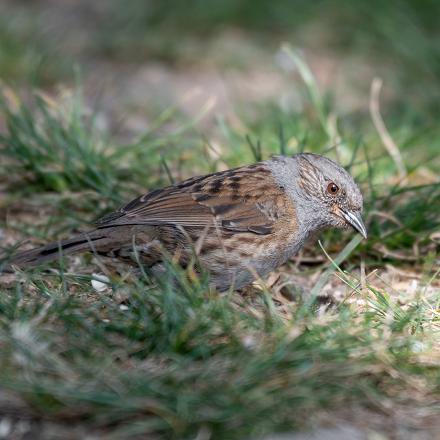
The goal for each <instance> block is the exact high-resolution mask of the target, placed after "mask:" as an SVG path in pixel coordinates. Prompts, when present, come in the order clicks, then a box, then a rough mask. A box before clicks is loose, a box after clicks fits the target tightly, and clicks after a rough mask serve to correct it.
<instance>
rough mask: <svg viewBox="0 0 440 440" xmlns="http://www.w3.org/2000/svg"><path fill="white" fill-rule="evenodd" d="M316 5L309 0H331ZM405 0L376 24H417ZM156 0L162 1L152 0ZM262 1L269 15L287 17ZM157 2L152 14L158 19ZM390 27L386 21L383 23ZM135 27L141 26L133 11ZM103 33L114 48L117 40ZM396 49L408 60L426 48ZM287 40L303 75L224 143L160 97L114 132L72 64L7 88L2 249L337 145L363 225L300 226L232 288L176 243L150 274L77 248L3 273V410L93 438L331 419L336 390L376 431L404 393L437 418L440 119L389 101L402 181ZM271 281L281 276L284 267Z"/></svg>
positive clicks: (386, 428) (299, 425)
mask: <svg viewBox="0 0 440 440" xmlns="http://www.w3.org/2000/svg"><path fill="white" fill-rule="evenodd" d="M134 3H136V2H134ZM134 3H133V4H134ZM202 3H203V2H191V4H197V5H198V6H197V8H198V10H199V11H200V14H202V18H203V20H202V21H203V23H211V21H210V20H211V19H210V18H209V17H211V15H209V14H212V17H214V18H215V20H214V18H213V19H212V20H214V21H215V22H217V21H218V20H219V18H218V15H215V13H216V9H215V8H213V9H212V10H211V9H210V8H208V9H206V8H205V7H204V6H203V5H202ZM394 3H395V2H393V4H394ZM113 4H115V3H113ZM164 4H168V3H167V2H164ZM240 4H241V7H242V8H243V10H244V11H248V12H249V11H250V12H253V14H245V13H242V14H241V15H240V14H238V18H237V20H243V17H247V18H246V20H247V22H246V23H245V24H244V23H243V22H242V21H239V22H238V24H240V25H241V26H244V25H246V26H247V27H248V28H249V29H257V30H258V29H261V26H263V24H262V23H261V18H258V17H259V16H258V14H261V8H260V9H258V8H255V10H254V6H252V5H250V4H249V5H248V2H241V3H240ZM253 4H254V3H253ZM329 4H330V3H329V2H326V1H323V2H319V5H318V6H319V7H322V8H323V9H324V10H328V9H326V8H328V7H329V6H328V5H329ZM344 4H345V3H344ZM401 4H405V5H407V6H406V7H405V8H404V9H403V10H400V12H399V14H398V17H397V18H398V20H397V19H395V20H397V21H395V20H394V19H392V17H391V16H388V15H387V16H380V14H377V16H375V20H376V21H374V22H373V24H372V29H377V23H378V22H379V21H380V20H385V22H387V23H389V22H390V20H391V23H392V26H395V23H402V20H403V22H404V23H407V21H408V20H409V19H410V18H411V17H412V18H411V20H414V19H415V18H417V20H421V21H423V22H425V21H426V23H427V24H426V26H428V24H429V23H428V22H429V14H426V12H424V11H425V9H424V8H421V9H420V10H417V11H418V12H417V14H415V15H414V14H412V13H410V12H408V11H410V10H411V8H412V6H411V2H409V1H408V2H401ZM326 5H327V6H326ZM135 6H136V5H135ZM135 6H133V5H132V4H130V8H133V9H130V8H129V7H128V6H127V10H126V14H128V15H130V14H131V13H132V12H133V10H135ZM227 6H228V7H224V8H223V9H222V10H221V11H217V12H218V13H221V14H223V16H224V23H231V20H230V18H228V17H230V15H231V14H232V13H234V14H235V12H234V11H235V8H236V7H237V5H236V3H233V2H231V3H228V4H227ZM318 6H314V7H313V8H312V9H314V8H315V7H318ZM164 7H165V6H164ZM156 8H158V10H157V11H155V12H154V13H155V14H159V15H157V16H160V8H162V6H156ZM371 9H372V10H373V9H374V8H371ZM188 10H191V8H189V9H188ZM231 11H232V12H231ZM259 11H260V12H259ZM277 11H279V10H278V9H275V10H274V11H273V12H272V13H273V14H275V15H276V17H278V18H277V19H276V20H275V19H271V21H270V23H280V21H277V20H281V21H282V20H283V19H285V18H286V17H287V15H285V14H284V12H282V13H277ZM281 11H283V10H282V9H281ZM303 11H304V14H309V13H311V12H310V10H309V9H307V8H304V9H303ZM174 12H175V14H176V16H182V14H183V12H182V11H180V12H179V11H174ZM290 13H292V11H291V10H290V9H289V14H290ZM179 14H180V15H179ZM203 14H208V17H206V16H205V15H203ZM347 14H348V15H349V16H351V14H353V9H349V10H348V12H347ZM153 16H154V14H153ZM263 16H264V17H266V15H265V14H263ZM335 16H336V17H338V16H339V15H338V13H337V11H336V12H334V15H329V18H328V19H329V20H330V21H331V20H335ZM139 17H140V18H142V15H139ZM169 17H170V18H169V22H163V21H161V20H158V22H157V24H156V25H157V26H158V28H161V27H162V26H165V27H166V26H169V25H170V23H171V24H173V15H170V16H169ZM240 17H241V18H240ZM414 17H415V18H414ZM125 18H126V16H125ZM125 18H124V16H122V18H121V19H125ZM198 19H199V20H201V19H200V17H199V18H198V17H197V16H195V17H194V20H196V21H197V20H198ZM130 20H131V19H130ZM274 20H275V21H274ZM411 20H410V21H411ZM220 23H222V21H221V20H220ZM331 23H333V21H331ZM350 23H351V25H353V21H352V20H350ZM188 24H189V23H188ZM361 24H362V23H361ZM235 25H237V23H235ZM363 26H365V27H367V21H365V23H363ZM158 28H156V29H158ZM196 28H197V26H196ZM422 28H423V29H427V28H426V27H422ZM347 29H350V27H349V26H348V27H347ZM390 29H391V30H390ZM393 29H394V28H393V27H391V28H390V27H388V26H385V27H384V32H389V35H395V34H396V31H395V29H394V30H393ZM420 29H421V28H420V27H415V28H412V30H411V33H410V35H413V36H414V32H415V33H416V34H417V35H420V38H419V39H417V40H416V41H417V43H414V44H416V45H417V47H419V46H422V47H426V48H427V49H426V50H427V51H428V52H429V53H434V52H435V50H434V49H432V48H431V43H429V44H428V45H426V44H425V43H426V41H425V39H424V38H425V33H424V32H425V31H423V32H422V33H420ZM368 30H369V28H368V29H364V30H363V31H362V32H360V34H359V35H360V36H359V35H358V36H357V37H356V38H360V39H362V36H365V35H366V34H365V32H366V31H368ZM131 31H133V32H135V35H137V36H138V35H139V34H137V33H136V32H141V31H142V28H133V30H132V29H130V32H131ZM130 32H128V33H127V34H126V35H125V37H126V38H127V39H128V40H127V41H133V40H132V39H130V38H132V37H131V34H130ZM205 32H207V31H205ZM432 32H433V33H435V30H432ZM367 33H368V32H367ZM372 34H373V35H374V36H377V33H376V32H372ZM115 35H116V34H115ZM116 36H117V35H116ZM403 37H405V35H403V36H402V38H403ZM0 38H1V34H0ZM104 40H105V43H106V44H108V45H109V47H114V46H112V45H113V44H114V40H111V39H106V38H104ZM93 41H95V40H93ZM96 41H99V40H96ZM363 41H365V40H363ZM368 41H369V42H370V43H371V40H368ZM387 41H388V40H387ZM122 43H124V41H123V42H122ZM388 43H389V41H388ZM388 43H387V44H388ZM124 44H126V43H124ZM124 44H123V47H125V46H124ZM357 44H361V43H359V42H358V43H357ZM390 44H391V43H390ZM397 46H399V45H398V42H393V43H392V45H391V48H390V47H388V46H387V45H386V51H385V53H391V52H392V53H394V54H396V53H397V52H393V51H394V50H397ZM356 47H359V46H356ZM368 47H369V48H370V49H368V50H372V48H373V49H374V48H375V47H376V46H374V45H372V46H368ZM399 47H400V46H399ZM399 50H405V54H406V56H407V57H408V58H404V59H415V58H417V57H420V56H422V55H423V54H421V53H419V52H418V51H416V53H412V52H411V48H410V47H407V48H403V46H402V47H400V49H399ZM115 51H116V52H117V53H118V54H120V55H121V56H122V57H126V56H127V54H126V53H121V51H120V49H115ZM387 51H391V52H387ZM287 54H288V56H289V57H290V58H291V60H292V62H293V63H294V64H295V66H296V74H295V75H294V77H293V78H292V83H293V85H292V87H295V88H296V89H299V90H300V92H301V93H300V96H301V106H300V108H301V111H300V112H298V111H295V110H294V109H289V110H285V109H284V110H283V109H281V108H280V106H279V105H277V104H276V103H274V102H267V103H264V104H261V105H259V106H253V108H252V109H247V108H246V106H245V105H242V108H241V114H239V118H240V124H234V125H232V124H229V122H228V120H227V119H219V120H218V125H217V127H216V130H213V132H215V133H216V134H215V136H216V137H215V142H216V145H219V146H220V151H221V156H220V157H217V156H216V155H212V154H211V150H212V148H213V147H212V145H210V140H211V139H210V136H209V135H205V134H204V133H203V131H202V129H201V128H200V127H199V124H198V122H199V120H200V119H201V118H203V116H204V114H205V112H206V109H205V108H202V109H201V110H200V113H199V114H198V115H197V116H196V117H195V118H194V119H193V120H188V118H185V117H184V116H183V115H181V114H180V113H179V111H178V110H177V107H176V108H167V109H165V110H164V111H163V112H162V113H159V114H158V116H157V118H156V120H154V121H152V122H151V123H150V124H149V129H148V130H146V131H145V132H144V133H141V134H140V135H138V136H137V137H136V138H134V139H129V140H126V139H123V140H121V139H119V138H118V137H117V136H115V135H114V133H111V132H108V131H106V130H105V129H103V128H102V124H100V121H101V120H102V118H103V114H104V115H105V112H101V110H100V109H96V108H95V107H94V106H93V105H90V103H88V102H87V100H86V99H85V98H84V92H83V91H82V89H81V81H78V84H77V87H76V89H75V90H74V91H71V90H70V89H68V88H63V89H61V92H60V93H59V94H58V95H56V94H54V93H50V94H49V93H45V92H42V91H41V90H32V93H31V97H29V96H27V97H26V96H25V97H23V96H22V95H21V94H20V93H18V92H16V90H15V89H12V88H9V87H6V86H3V87H2V93H1V99H0V109H1V110H0V112H1V115H0V119H1V120H2V123H3V129H2V131H1V132H0V222H1V223H0V226H1V229H0V234H3V235H2V236H4V237H5V238H6V239H5V240H4V243H2V245H1V246H2V250H3V251H4V252H6V253H8V252H12V251H14V249H15V247H16V244H17V243H20V242H21V241H25V240H28V241H31V242H32V243H34V244H41V243H44V242H47V241H48V240H52V239H56V238H60V237H64V236H67V235H68V234H69V233H71V232H73V231H75V230H77V229H81V228H85V226H86V224H87V223H89V222H92V221H93V220H94V219H96V218H97V217H99V216H100V215H102V214H104V213H105V212H108V211H109V210H111V209H115V208H116V207H117V206H118V205H119V204H120V203H122V202H123V201H127V200H129V199H130V198H132V197H135V196H137V195H139V194H141V193H143V192H145V191H146V190H150V189H153V188H154V187H158V186H163V185H166V184H168V183H169V182H170V181H173V180H176V181H177V180H180V179H182V178H184V177H187V176H190V175H194V174H198V173H205V172H210V171H214V170H217V169H219V168H221V167H225V166H231V167H232V166H236V165H240V164H243V163H250V162H252V161H254V160H257V159H258V160H259V159H261V158H262V159H265V158H268V157H269V156H270V155H271V154H279V153H283V154H294V153H295V152H298V151H303V150H308V151H315V152H320V153H325V154H327V155H329V156H331V157H334V158H338V159H339V160H340V161H341V162H342V163H343V164H344V165H345V166H347V167H348V168H349V169H350V171H351V172H352V173H353V174H354V175H355V176H356V179H357V181H358V182H360V184H361V187H362V191H363V193H364V195H365V205H366V212H365V217H366V219H367V223H368V228H369V238H368V241H361V242H359V241H360V240H359V239H358V237H357V236H355V237H353V236H352V234H351V233H350V234H348V233H341V232H338V231H328V232H327V233H326V234H324V235H323V236H322V237H321V242H320V243H321V247H319V246H317V245H309V246H308V247H307V248H306V250H305V253H304V254H303V255H301V256H299V257H298V259H296V260H292V261H291V262H289V263H288V264H286V265H285V266H284V267H283V268H281V269H280V270H279V271H278V272H277V274H278V275H279V279H277V280H275V281H274V280H273V279H272V280H271V279H269V280H267V283H266V285H262V284H259V285H256V286H253V287H251V288H250V289H247V290H246V291H244V292H241V293H237V292H230V293H229V294H228V295H219V294H217V293H216V292H213V291H212V290H210V289H209V288H208V279H207V277H206V276H202V277H200V278H197V277H195V276H194V273H193V271H192V270H191V268H189V269H188V270H186V271H183V270H182V269H180V268H178V267H175V266H174V265H173V264H172V262H170V263H169V265H168V268H167V273H166V274H165V275H163V276H162V277H160V278H151V277H148V276H147V275H145V274H143V275H140V276H134V275H133V274H132V273H131V272H129V271H128V269H127V268H126V267H125V266H119V265H118V266H115V265H112V264H107V263H106V262H103V261H100V260H99V259H97V258H92V257H91V256H90V255H88V256H83V257H80V258H72V259H69V260H66V261H62V262H58V263H55V264H52V265H51V266H50V267H49V269H48V270H46V271H44V270H42V269H36V270H31V271H26V272H22V273H18V274H16V275H14V276H12V277H11V276H7V277H5V278H1V279H0V352H1V353H2V355H1V356H0V389H1V390H2V392H4V393H9V394H8V395H11V396H14V397H18V398H19V399H20V400H19V402H20V404H19V409H18V410H17V408H16V407H12V406H11V407H7V406H6V407H3V406H2V408H1V411H2V412H3V413H2V416H3V417H6V418H7V419H8V420H17V419H22V420H40V421H42V423H57V424H59V425H60V426H62V427H63V429H64V432H70V429H72V427H74V426H75V427H76V426H81V427H82V428H83V429H84V430H85V432H87V433H95V434H96V435H98V436H100V437H103V438H136V436H137V438H176V439H177V438H179V439H187V438H188V439H189V438H199V439H200V438H202V439H205V438H206V439H208V438H211V439H228V440H229V439H232V440H233V439H244V438H250V439H253V438H260V437H261V436H264V435H265V434H270V433H273V432H282V431H292V430H298V429H308V428H310V427H311V426H313V425H314V424H319V423H321V422H322V423H329V422H331V421H332V419H333V415H334V414H338V411H339V410H341V409H344V410H345V411H348V416H346V420H348V422H352V423H356V422H357V421H359V420H361V419H366V416H365V414H367V411H372V412H373V413H374V414H379V415H382V416H383V420H384V421H383V424H382V425H381V427H380V429H379V430H380V432H379V433H378V435H382V437H384V436H388V435H389V436H390V437H391V438H392V436H393V435H395V431H393V427H392V426H390V425H392V423H390V420H394V417H395V416H396V414H399V413H400V412H401V411H405V412H404V413H405V414H409V415H408V417H407V418H406V419H407V420H405V423H407V424H408V425H405V426H409V427H411V426H412V423H414V424H417V423H419V425H424V426H423V428H424V429H425V430H429V429H430V424H432V425H433V426H434V423H435V418H436V417H437V418H438V415H439V413H440V407H439V401H440V398H439V396H440V368H439V366H440V365H439V362H440V346H439V343H438V340H439V330H440V315H439V310H440V285H439V280H438V277H439V271H438V261H439V257H438V252H439V238H438V231H439V227H440V220H439V217H438V212H439V210H440V185H439V183H438V173H439V172H440V163H439V161H438V157H437V156H438V155H437V151H438V148H439V145H438V143H439V139H440V136H439V135H440V133H439V132H438V131H439V129H438V124H437V123H436V118H435V113H433V114H431V113H430V109H431V103H430V100H428V101H426V102H425V104H426V106H425V107H423V112H420V111H419V107H413V106H410V105H406V106H405V107H404V108H402V109H400V111H399V109H397V108H396V107H394V108H391V109H390V110H389V112H388V111H387V113H386V117H385V119H386V122H387V126H388V129H389V130H390V132H391V135H392V137H393V139H394V140H395V141H396V143H397V144H398V145H399V147H400V154H401V155H402V158H403V160H404V163H405V166H406V168H407V170H408V173H409V175H408V178H407V179H406V181H402V180H401V179H399V178H396V175H397V172H396V166H395V163H394V162H393V160H392V158H391V157H390V156H389V155H388V154H387V152H386V151H385V149H384V147H383V144H382V140H381V137H380V136H379V135H378V134H377V132H376V131H375V130H374V128H373V125H372V123H371V120H370V118H369V116H368V115H366V114H349V115H344V117H337V115H335V112H334V107H335V105H334V102H333V101H332V99H333V98H332V96H331V94H330V93H327V92H324V93H323V92H322V91H320V90H319V89H318V86H317V85H316V80H315V79H314V76H313V72H311V71H310V69H309V68H308V66H307V65H306V64H305V63H304V61H303V58H302V57H300V56H299V55H298V53H297V52H294V51H292V50H291V49H289V48H287ZM413 57H415V58H413ZM422 61H423V62H422V65H423V66H428V65H429V66H433V64H435V60H427V58H426V57H423V60H422ZM10 64H11V65H12V64H13V62H12V61H11V62H10ZM423 66H420V68H422V67H423ZM423 69H424V68H423ZM423 69H422V70H423ZM416 70H417V69H416ZM411 75H413V74H411ZM434 77H435V75H434ZM396 82H397V79H396ZM248 110H249V111H248ZM384 116H385V115H384ZM104 125H105V124H104ZM237 127H238V128H237ZM207 139H208V140H207ZM102 274H104V275H105V276H106V277H107V278H105V281H104V282H103V283H101V285H100V287H99V289H98V288H96V284H93V283H92V281H93V280H95V281H96V280H97V279H98V278H99V277H102ZM100 279H101V280H102V278H100ZM170 280H173V281H170ZM409 280H410V281H409ZM286 281H287V282H289V283H290V286H291V285H292V284H295V285H296V289H292V290H291V289H290V287H289V285H287V286H283V283H284V282H286ZM94 286H95V287H94ZM298 291H302V293H298ZM310 292H311V293H312V295H310ZM292 295H293V296H294V298H292ZM420 414H422V415H423V417H422V416H420ZM311 415H313V416H311ZM396 417H397V416H396ZM399 423H401V424H402V423H403V422H402V421H400V422H399ZM419 428H420V426H419ZM432 429H434V428H432ZM33 434H34V436H35V435H36V432H34V433H33ZM373 435H374V433H373Z"/></svg>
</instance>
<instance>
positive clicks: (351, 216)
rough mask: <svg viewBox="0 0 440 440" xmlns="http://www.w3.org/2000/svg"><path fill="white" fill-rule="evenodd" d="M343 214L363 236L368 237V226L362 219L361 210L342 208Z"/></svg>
mask: <svg viewBox="0 0 440 440" xmlns="http://www.w3.org/2000/svg"><path fill="white" fill-rule="evenodd" d="M341 214H342V216H343V217H344V219H345V220H346V221H347V222H348V223H349V224H350V225H351V226H353V228H354V229H356V231H358V232H359V233H360V234H361V235H362V237H364V238H367V228H366V227H365V224H364V221H363V220H362V217H361V213H360V211H354V212H353V211H348V210H347V211H346V210H344V209H341Z"/></svg>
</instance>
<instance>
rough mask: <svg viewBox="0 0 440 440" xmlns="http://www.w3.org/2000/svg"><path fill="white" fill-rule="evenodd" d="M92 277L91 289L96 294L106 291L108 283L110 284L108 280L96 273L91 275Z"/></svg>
mask: <svg viewBox="0 0 440 440" xmlns="http://www.w3.org/2000/svg"><path fill="white" fill-rule="evenodd" d="M92 277H93V278H94V279H93V280H92V287H93V288H94V289H95V290H96V291H97V292H104V290H106V289H108V287H109V286H108V283H109V282H110V279H109V278H108V277H106V276H105V275H101V274H98V273H93V274H92Z"/></svg>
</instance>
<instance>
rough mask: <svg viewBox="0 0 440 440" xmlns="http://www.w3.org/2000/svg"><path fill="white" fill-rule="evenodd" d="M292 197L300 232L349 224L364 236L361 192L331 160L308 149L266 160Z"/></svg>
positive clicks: (276, 178) (352, 180)
mask: <svg viewBox="0 0 440 440" xmlns="http://www.w3.org/2000/svg"><path fill="white" fill-rule="evenodd" d="M266 164H267V166H268V167H269V168H270V169H271V171H272V174H273V176H274V178H275V180H276V182H277V183H278V185H280V186H281V187H283V188H284V189H285V191H286V192H287V194H288V195H289V196H290V198H291V199H292V201H293V203H294V206H295V209H296V211H297V216H298V222H299V227H300V230H301V232H302V234H303V235H304V236H308V235H309V234H310V233H311V232H314V231H316V230H320V229H324V228H327V227H331V226H333V227H337V228H346V227H348V226H352V227H353V228H355V229H356V230H357V231H358V232H360V233H361V234H362V235H363V236H364V237H366V235H367V232H366V228H365V225H364V224H363V221H362V218H361V213H362V209H363V199H362V194H361V192H360V190H359V187H358V186H357V184H356V182H355V181H354V179H353V177H352V176H351V175H350V174H349V173H348V172H347V171H346V170H345V169H344V168H343V167H341V166H340V165H339V164H337V163H336V162H334V161H333V160H331V159H329V158H327V157H324V156H320V155H317V154H312V153H300V154H296V155H294V156H292V157H283V156H275V157H273V158H272V159H271V160H269V161H267V162H266Z"/></svg>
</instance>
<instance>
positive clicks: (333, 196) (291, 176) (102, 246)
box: [10, 154, 366, 291]
mask: <svg viewBox="0 0 440 440" xmlns="http://www.w3.org/2000/svg"><path fill="white" fill-rule="evenodd" d="M335 188H337V190H336V189H335ZM361 210H362V196H361V194H360V192H359V189H358V187H357V185H356V184H355V183H354V181H353V179H352V177H351V176H350V175H349V174H348V173H347V172H346V171H345V170H344V169H343V168H341V167H340V166H339V165H337V164H336V163H335V162H333V161H331V160H329V159H327V158H324V157H322V156H318V155H313V154H298V155H295V156H293V157H290V158H289V157H281V156H279V157H275V158H273V159H271V160H268V161H265V162H261V163H258V164H254V165H250V166H244V167H241V168H236V169H232V170H227V171H222V172H218V173H213V174H209V175H206V176H201V177H192V178H190V179H188V180H185V181H183V182H181V183H178V184H176V185H172V186H169V187H166V188H163V189H158V190H155V191H152V192H150V193H148V194H145V195H143V196H141V197H139V198H137V199H135V200H133V201H131V202H130V203H128V204H127V205H125V206H123V207H122V208H121V209H120V210H118V211H116V212H114V213H111V214H109V215H107V216H105V217H104V218H102V219H101V220H99V221H98V222H97V227H96V229H95V230H93V231H90V232H85V233H83V234H80V235H78V236H76V237H73V238H71V239H68V240H65V241H61V242H59V243H58V242H57V243H52V244H49V245H47V246H44V247H42V248H38V249H34V250H31V251H27V252H23V253H21V254H18V255H16V256H15V257H13V258H12V260H11V261H10V264H11V265H16V266H19V267H28V266H36V265H40V264H42V263H43V262H45V261H50V260H53V259H56V258H58V257H59V250H60V249H61V251H62V252H63V254H70V253H76V252H81V251H86V250H90V249H92V250H93V251H94V252H96V253H98V254H100V255H105V256H111V257H116V258H120V259H122V260H125V261H130V262H135V264H138V263H139V262H140V263H141V264H143V265H145V266H146V267H152V268H156V267H160V265H161V263H162V262H163V259H164V254H168V255H170V256H173V257H174V258H175V259H176V260H177V261H178V262H179V264H181V265H182V266H185V265H186V264H188V262H189V261H190V259H191V258H192V256H193V255H194V252H196V253H197V254H198V258H199V260H200V263H201V264H202V265H203V266H204V267H205V268H206V269H207V270H208V271H209V273H210V279H211V281H212V283H213V284H214V285H215V286H216V287H217V289H218V290H220V291H224V290H227V289H229V288H231V287H232V288H240V287H243V286H245V285H247V284H249V283H250V282H252V280H253V279H255V277H257V276H261V277H262V276H265V275H266V274H267V273H268V272H270V271H272V270H273V269H275V268H276V267H278V266H280V265H281V264H283V263H284V262H285V261H286V260H287V259H288V258H289V257H290V256H292V255H293V254H295V253H296V252H298V250H299V249H300V248H301V247H302V245H303V244H304V241H305V240H306V239H307V237H308V236H309V235H310V234H311V233H313V232H315V231H317V230H320V229H323V228H325V227H329V226H335V227H345V226H347V225H348V224H351V225H352V226H353V227H355V228H356V229H357V230H359V231H360V232H361V233H362V234H363V235H365V236H366V231H365V226H364V225H363V223H362V220H361V217H360V213H361Z"/></svg>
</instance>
